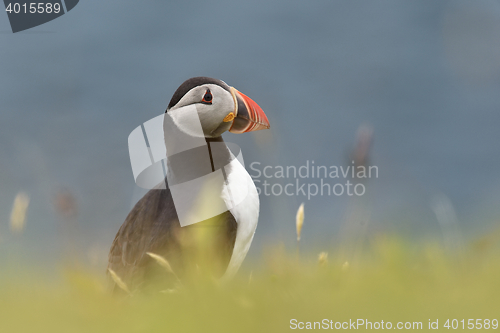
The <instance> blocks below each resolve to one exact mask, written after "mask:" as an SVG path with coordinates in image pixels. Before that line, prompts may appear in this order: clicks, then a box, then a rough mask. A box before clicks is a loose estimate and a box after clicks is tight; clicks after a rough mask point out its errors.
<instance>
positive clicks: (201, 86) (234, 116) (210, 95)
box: [166, 77, 270, 138]
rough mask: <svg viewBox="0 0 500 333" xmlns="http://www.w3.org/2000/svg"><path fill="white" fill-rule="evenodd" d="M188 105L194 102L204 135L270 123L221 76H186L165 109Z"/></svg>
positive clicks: (239, 131)
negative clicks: (214, 77)
mask: <svg viewBox="0 0 500 333" xmlns="http://www.w3.org/2000/svg"><path fill="white" fill-rule="evenodd" d="M190 105H194V106H196V111H197V113H198V116H199V118H200V122H201V127H202V129H203V133H204V135H205V137H206V138H215V137H219V136H220V135H221V134H222V133H224V132H225V131H230V132H232V133H245V132H250V131H257V130H261V129H266V128H269V127H270V126H269V121H268V120H267V117H266V115H265V113H264V111H262V109H261V108H260V106H258V105H257V103H255V102H254V101H253V100H252V99H250V98H249V97H248V96H245V95H244V94H242V93H240V92H239V91H238V90H236V89H235V88H233V87H230V86H228V85H227V84H226V83H225V82H224V81H221V80H217V79H212V78H209V77H193V78H191V79H188V80H186V81H185V82H184V83H183V84H181V85H180V87H179V88H177V90H176V91H175V93H174V95H173V96H172V99H171V100H170V103H169V104H168V107H167V111H166V112H170V111H174V110H176V109H179V108H182V107H186V106H190ZM179 111H180V110H179Z"/></svg>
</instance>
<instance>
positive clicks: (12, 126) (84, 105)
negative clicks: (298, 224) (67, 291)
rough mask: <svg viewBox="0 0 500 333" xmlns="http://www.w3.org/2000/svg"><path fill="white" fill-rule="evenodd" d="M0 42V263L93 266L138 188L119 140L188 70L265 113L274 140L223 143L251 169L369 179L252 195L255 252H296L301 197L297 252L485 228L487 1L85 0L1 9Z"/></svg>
mask: <svg viewBox="0 0 500 333" xmlns="http://www.w3.org/2000/svg"><path fill="white" fill-rule="evenodd" d="M0 45H1V47H0V59H1V62H2V64H1V66H0V124H1V130H0V262H2V261H3V262H4V261H6V260H11V259H6V258H13V257H15V258H23V259H27V260H33V261H38V260H40V259H43V260H47V261H49V262H54V263H56V262H58V261H59V260H60V259H62V258H64V257H65V256H67V255H68V254H69V253H71V252H75V253H77V254H78V255H79V256H81V259H82V260H83V261H85V262H87V263H89V264H91V265H94V266H95V267H96V268H98V269H102V270H103V271H104V269H105V265H106V256H107V252H108V250H109V247H110V245H111V242H112V240H113V238H114V235H115V234H116V232H117V230H118V228H119V227H120V225H121V224H122V223H123V221H124V219H125V217H126V216H127V214H128V212H129V211H130V209H131V208H132V206H133V204H134V203H135V202H136V201H137V200H138V199H139V198H140V197H141V195H142V194H143V193H144V191H143V190H141V189H139V188H138V187H137V186H136V185H135V183H134V179H133V175H132V170H131V166H130V160H129V156H128V147H127V138H128V135H129V134H130V132H131V131H132V130H133V129H134V128H136V127H137V126H139V125H140V124H142V123H143V122H145V121H147V120H149V119H151V118H153V117H155V116H157V115H160V114H162V113H163V112H164V111H165V109H166V106H167V104H168V102H169V100H170V98H171V96H172V94H173V92H174V91H175V89H176V88H177V87H178V86H179V85H180V84H181V83H182V82H183V81H184V80H186V79H187V78H189V77H193V76H210V77H215V78H219V79H222V80H224V81H226V82H227V83H228V84H229V85H231V86H234V87H236V88H237V89H239V90H240V91H242V92H244V93H245V94H247V95H248V96H250V97H251V98H253V99H254V100H255V101H257V102H258V103H259V105H260V106H261V107H262V108H263V109H264V111H265V112H266V114H267V116H268V118H269V120H270V122H271V130H270V131H267V132H264V131H262V132H255V133H250V134H245V135H234V134H225V140H226V141H230V142H235V143H237V144H238V145H239V146H240V147H242V150H243V155H244V158H245V163H246V165H247V168H248V166H249V165H250V164H251V163H252V162H260V163H261V168H263V167H264V166H266V165H271V166H276V165H282V166H296V167H297V168H298V167H300V166H302V165H304V164H306V161H309V162H311V161H314V163H315V165H325V166H330V165H338V166H340V165H350V164H351V160H352V156H359V155H361V159H362V160H363V161H362V162H364V163H369V164H370V165H376V166H377V167H378V170H379V177H378V178H377V179H370V180H369V181H367V182H366V194H365V195H364V196H363V197H362V198H357V199H353V198H350V197H348V196H345V195H344V196H340V197H336V196H316V197H312V198H311V199H310V200H308V198H307V197H304V196H302V195H299V196H286V195H281V196H261V216H260V220H259V227H258V228H257V233H256V236H255V240H254V244H253V246H252V248H251V250H250V256H251V257H252V256H253V257H254V258H255V257H256V256H258V255H260V253H261V251H262V248H263V247H264V246H265V245H268V244H277V243H285V244H294V241H295V213H296V211H297V208H298V206H299V205H300V204H301V203H302V202H304V203H305V206H304V207H305V216H306V219H305V222H304V223H305V226H304V229H303V233H302V240H301V246H303V247H305V248H311V249H320V248H324V247H330V246H336V244H338V243H339V242H340V240H341V239H342V235H343V234H344V233H345V232H346V231H345V230H344V229H345V228H344V227H343V226H345V225H348V224H349V221H350V220H352V219H355V220H356V219H361V220H363V223H362V224H363V226H362V228H361V229H362V231H359V230H358V231H355V233H358V234H359V233H362V234H363V235H371V234H376V233H378V232H385V233H398V234H401V235H403V236H405V237H408V238H410V239H419V238H432V239H436V240H439V241H442V242H443V243H444V244H445V243H446V242H451V243H453V244H457V243H458V242H459V241H458V240H457V239H458V238H460V237H463V238H467V237H475V236H477V235H481V234H485V233H489V232H491V231H492V230H495V228H496V227H497V226H498V217H499V216H500V205H498V202H499V200H500V173H499V172H498V166H499V165H500V145H499V142H500V131H499V129H498V127H497V126H498V125H500V93H499V89H500V2H499V1H497V0H481V1H474V2H469V1H461V0H459V1H436V0H427V1H411V2H409V1H404V2H403V1H396V0H394V1H389V0H387V1H385V0H384V1H370V2H366V1H361V0H358V1H356V0H349V1H331V0H328V1H314V2H310V1H290V0H286V1H285V0H280V1H273V2H268V1H262V0H257V1H253V2H240V3H239V2H234V1H224V0H222V1H216V2H206V1H190V2H182V1H176V2H174V1H152V0H151V1H141V2H138V1H116V0H115V1H106V2H102V1H97V0H85V1H80V3H79V4H78V6H77V7H75V9H74V10H72V11H71V12H69V13H68V14H66V15H63V16H62V17H60V18H58V19H56V20H54V21H51V22H49V23H46V24H44V25H42V26H39V27H35V28H33V29H30V30H27V31H25V32H20V33H16V34H12V32H11V30H10V26H9V22H8V18H7V15H6V14H0ZM363 147H364V148H363ZM366 147H369V148H366ZM367 161H368V162H367ZM356 163H357V162H356ZM251 173H252V174H254V173H253V172H251ZM261 180H264V178H262V179H261ZM272 181H273V182H277V181H278V180H272ZM292 181H294V180H292ZM280 182H283V183H288V182H289V181H287V180H280ZM316 183H317V181H316ZM19 193H24V195H21V196H18V194H19ZM16 196H17V199H16ZM27 198H29V205H28V206H27V209H26V216H25V219H23V218H20V221H21V222H17V223H18V224H19V223H20V224H21V225H17V226H16V222H14V225H12V220H13V218H12V216H13V215H16V214H18V213H15V212H13V206H16V207H17V208H14V210H15V209H18V210H20V211H21V213H19V214H21V215H22V213H23V209H22V208H23V207H24V206H26V205H27V204H28V203H27V200H28V199H27ZM14 201H16V202H17V203H16V204H14ZM23 205H24V206H23ZM353 212H355V213H353ZM356 214H358V215H361V216H362V217H359V216H357V217H356V216H355V215H356ZM353 216H354V217H353ZM14 217H15V216H14ZM14 220H15V218H14ZM361 229H360V230H361ZM16 230H17V232H16ZM21 230H22V233H21ZM343 230H344V231H343ZM347 232H348V231H347Z"/></svg>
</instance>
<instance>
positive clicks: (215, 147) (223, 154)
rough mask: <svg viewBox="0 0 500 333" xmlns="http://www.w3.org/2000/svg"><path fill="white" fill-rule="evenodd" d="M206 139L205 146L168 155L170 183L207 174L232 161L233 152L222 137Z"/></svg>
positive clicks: (168, 178) (177, 182)
mask: <svg viewBox="0 0 500 333" xmlns="http://www.w3.org/2000/svg"><path fill="white" fill-rule="evenodd" d="M205 141H206V143H207V144H206V145H204V146H200V147H196V148H193V149H189V150H186V151H183V152H181V153H177V154H174V155H171V156H169V157H168V159H167V180H168V183H169V185H174V184H179V183H182V182H186V181H189V180H193V179H196V178H199V177H202V176H205V175H207V174H209V173H211V172H214V171H216V170H218V169H220V168H222V167H224V166H225V165H227V164H228V163H229V162H230V161H231V153H230V151H229V149H228V148H227V146H226V144H225V142H224V140H223V139H222V137H220V136H219V137H216V138H205ZM167 150H168V147H167Z"/></svg>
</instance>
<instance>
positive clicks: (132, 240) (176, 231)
mask: <svg viewBox="0 0 500 333" xmlns="http://www.w3.org/2000/svg"><path fill="white" fill-rule="evenodd" d="M236 229H237V223H236V220H235V219H234V216H233V215H232V214H231V213H230V212H229V211H227V212H225V213H223V214H220V215H218V216H216V217H213V218H211V219H209V220H205V221H203V222H199V223H196V224H193V225H189V226H185V227H181V226H180V224H179V219H178V217H177V212H176V210H175V207H174V202H173V200H172V196H171V193H170V190H169V189H168V188H167V189H153V190H150V191H149V192H148V193H147V194H146V195H145V196H144V197H143V198H142V199H141V200H139V202H138V203H137V204H136V205H135V206H134V208H133V209H132V211H131V212H130V213H129V215H128V216H127V218H126V219H125V222H124V223H123V225H122V226H121V227H120V229H119V230H118V233H117V234H116V237H115V239H114V241H113V244H112V245H111V250H110V252H109V258H108V269H111V270H113V271H114V272H115V273H116V274H117V275H118V276H119V277H120V278H121V279H122V280H123V281H124V282H125V283H126V284H127V286H128V287H129V289H137V288H141V289H142V288H143V287H145V286H147V285H151V284H152V283H150V282H160V281H161V283H160V284H161V287H162V288H164V287H168V286H171V285H172V284H174V283H175V280H176V279H177V277H176V276H175V275H173V274H171V273H168V272H167V271H166V270H164V269H163V268H162V267H160V265H158V263H157V262H156V261H155V260H154V259H152V258H151V257H150V256H149V255H147V252H152V253H155V254H158V255H161V256H163V257H164V258H166V259H167V260H168V261H169V263H170V265H171V266H172V268H173V270H174V272H175V274H176V275H177V276H178V277H179V278H181V279H182V278H184V277H186V275H188V274H189V272H190V271H191V270H192V269H196V270H199V269H200V267H201V268H202V269H203V268H206V269H209V271H210V272H211V273H212V274H213V275H219V276H221V275H222V274H223V273H224V272H225V270H226V268H227V265H228V263H229V260H230V258H231V255H232V253H233V248H234V242H235V239H236ZM112 285H113V289H116V288H115V286H114V283H112Z"/></svg>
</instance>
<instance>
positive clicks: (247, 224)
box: [222, 158, 259, 281]
mask: <svg viewBox="0 0 500 333" xmlns="http://www.w3.org/2000/svg"><path fill="white" fill-rule="evenodd" d="M224 169H225V170H226V186H225V187H226V189H227V190H225V191H223V193H222V199H223V200H224V202H225V203H226V206H227V207H230V208H229V211H230V212H231V214H233V216H234V218H235V219H236V222H237V223H238V229H237V231H236V241H235V244H234V249H233V254H232V256H231V260H230V261H229V265H228V267H227V270H226V273H225V274H224V276H223V277H222V280H223V281H226V280H229V279H230V278H232V277H233V276H234V274H236V272H237V271H238V269H239V268H240V266H241V264H242V263H243V260H244V259H245V257H246V255H247V252H248V250H249V249H250V244H251V243H252V239H253V236H254V234H255V229H256V228H257V222H258V219H259V195H258V193H257V189H256V187H255V184H254V182H253V180H252V177H250V175H249V174H248V172H247V171H246V169H245V167H244V166H243V165H242V164H241V163H240V162H239V161H238V159H236V158H234V159H233V160H232V161H231V163H230V164H229V165H228V166H226V167H225V168H224Z"/></svg>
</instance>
